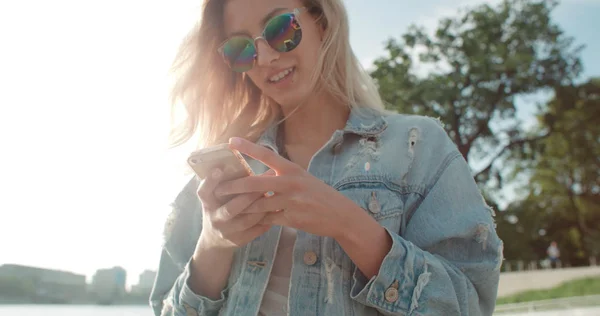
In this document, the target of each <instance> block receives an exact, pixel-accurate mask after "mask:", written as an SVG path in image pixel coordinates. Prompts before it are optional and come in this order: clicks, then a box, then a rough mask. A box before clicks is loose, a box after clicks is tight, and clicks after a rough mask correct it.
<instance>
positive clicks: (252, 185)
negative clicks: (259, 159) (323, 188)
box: [215, 176, 297, 196]
mask: <svg viewBox="0 0 600 316" xmlns="http://www.w3.org/2000/svg"><path fill="white" fill-rule="evenodd" d="M294 179H295V178H294V177H290V176H278V177H272V176H270V177H265V176H248V177H244V178H240V179H236V180H231V181H224V182H222V183H220V184H219V185H218V186H217V187H216V188H215V194H216V195H217V196H227V195H232V194H242V193H250V192H263V193H264V192H288V191H291V190H293V189H294V188H295V187H296V186H297V183H296V182H295V181H294Z"/></svg>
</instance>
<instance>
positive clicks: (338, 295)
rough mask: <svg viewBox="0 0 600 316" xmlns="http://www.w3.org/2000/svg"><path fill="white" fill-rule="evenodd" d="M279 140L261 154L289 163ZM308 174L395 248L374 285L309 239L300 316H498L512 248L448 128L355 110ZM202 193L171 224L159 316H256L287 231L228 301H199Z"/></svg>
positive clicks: (328, 246) (236, 268)
mask: <svg viewBox="0 0 600 316" xmlns="http://www.w3.org/2000/svg"><path fill="white" fill-rule="evenodd" d="M276 138H277V128H276V127H271V128H269V129H268V130H267V131H266V132H265V133H264V135H263V136H262V137H261V138H260V139H259V141H258V143H259V144H261V145H264V146H267V147H268V148H270V149H272V150H274V151H276V152H278V148H277V144H276ZM249 163H250V165H251V166H252V167H253V169H255V171H257V172H263V171H265V170H266V168H265V167H264V166H263V165H262V164H260V163H258V162H257V161H253V160H250V161H249ZM308 172H310V173H311V174H312V175H314V176H315V177H317V178H319V179H320V180H322V181H324V182H325V183H327V184H328V185H330V186H332V187H333V188H335V189H336V190H338V191H339V192H341V193H342V194H344V195H345V196H346V197H348V198H350V199H351V200H353V201H354V202H355V203H356V204H358V205H359V206H361V207H362V208H363V209H364V211H365V212H367V213H368V214H369V215H371V216H372V217H373V218H374V219H375V220H377V221H378V222H379V223H380V224H381V225H382V226H383V227H384V228H385V229H386V230H387V232H388V233H389V235H390V236H391V238H392V241H393V242H392V247H391V250H390V251H389V253H388V254H387V255H386V256H385V258H384V260H383V262H382V265H381V267H380V270H379V273H378V275H376V276H374V277H372V278H371V279H367V278H366V277H365V276H364V275H363V274H362V273H361V271H360V270H359V269H357V267H356V266H355V265H354V263H353V262H352V261H351V260H350V258H349V257H348V255H346V253H345V252H344V250H343V249H342V248H341V247H340V245H339V244H338V243H337V242H336V241H335V240H334V239H332V238H328V237H320V236H315V235H311V234H308V233H305V232H302V231H298V235H297V240H296V242H295V246H294V251H293V266H292V272H291V281H290V290H289V302H288V309H287V310H288V315H292V316H294V315H332V316H335V315H340V316H341V315H344V316H352V315H357V316H358V315H381V314H383V315H491V314H492V312H493V310H494V306H495V301H496V295H497V288H498V280H499V272H500V266H501V264H502V249H503V248H502V241H501V240H500V239H499V238H498V236H497V234H496V231H495V224H494V221H493V218H492V216H493V211H492V210H491V209H490V207H488V206H487V205H486V203H485V201H484V199H483V198H482V195H481V194H480V192H479V189H478V187H477V185H476V183H475V181H474V179H473V176H472V174H471V171H470V169H469V166H468V165H467V163H466V161H465V160H464V159H463V157H462V156H461V154H460V152H459V151H458V150H457V147H456V146H455V145H454V143H453V142H452V141H451V140H450V138H449V137H448V135H447V134H446V132H445V130H444V129H443V128H442V127H441V124H440V123H439V122H438V121H437V120H435V119H432V118H428V117H423V116H413V115H402V114H377V113H375V112H373V111H365V110H363V111H358V110H353V111H352V113H351V114H350V117H349V120H348V122H347V124H346V127H345V128H344V129H343V130H338V131H336V132H334V133H333V135H332V136H331V138H330V140H329V141H328V142H327V143H326V144H325V145H324V146H323V147H322V148H321V149H320V150H319V151H318V152H317V153H315V154H314V156H313V157H312V159H311V162H310V165H309V169H308ZM197 188H198V182H197V180H195V179H192V180H191V181H190V182H189V183H188V185H187V186H186V187H185V188H184V189H183V191H182V192H181V193H180V194H179V195H178V196H177V198H176V199H175V202H174V203H173V212H172V214H171V216H170V217H169V219H168V220H167V223H166V225H165V243H164V246H163V250H162V256H161V260H160V265H159V268H158V275H157V277H156V281H155V284H154V288H153V291H152V294H151V297H150V303H151V305H152V307H153V309H154V313H155V315H172V316H184V315H185V316H190V315H232V316H233V315H235V316H245V315H252V316H255V315H257V313H258V310H259V307H260V304H261V300H262V297H263V293H264V292H265V288H266V286H267V282H268V280H269V274H270V271H271V268H272V264H273V261H274V258H275V255H276V249H277V244H278V241H279V236H280V232H281V227H279V226H275V227H272V228H271V229H270V230H269V231H268V232H267V233H265V234H264V235H262V236H260V237H258V238H257V239H255V240H254V241H252V242H251V243H249V244H248V245H246V246H244V247H242V248H240V249H238V250H237V251H236V253H235V256H234V261H233V264H232V268H231V273H230V276H229V280H228V283H227V286H226V288H225V289H224V290H223V291H222V293H221V297H220V298H219V299H217V300H212V299H209V298H207V297H203V296H200V295H197V294H196V293H194V292H193V291H192V290H191V289H190V287H189V286H188V279H189V277H190V272H189V271H190V267H189V262H190V259H191V256H192V254H193V252H194V249H195V245H196V242H197V240H198V237H199V235H200V230H201V227H202V212H201V204H200V202H199V200H198V197H197V194H196V191H197ZM315 258H316V260H315ZM215 264H218V263H215Z"/></svg>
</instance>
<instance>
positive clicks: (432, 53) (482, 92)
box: [371, 0, 582, 184]
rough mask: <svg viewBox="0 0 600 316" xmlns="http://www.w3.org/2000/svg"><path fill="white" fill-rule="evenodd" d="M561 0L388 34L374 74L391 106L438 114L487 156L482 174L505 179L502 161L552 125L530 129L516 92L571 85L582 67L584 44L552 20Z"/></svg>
mask: <svg viewBox="0 0 600 316" xmlns="http://www.w3.org/2000/svg"><path fill="white" fill-rule="evenodd" d="M556 6H557V2H555V1H531V0H505V1H503V2H502V3H501V4H499V5H498V6H496V7H492V6H490V5H481V6H478V7H475V8H473V9H471V10H468V11H465V12H463V13H461V15H460V16H457V17H455V18H446V19H443V20H441V21H440V23H439V26H438V27H437V30H436V31H435V32H434V34H432V35H430V34H427V32H426V31H425V30H424V29H423V28H419V27H416V26H412V27H411V28H410V29H409V31H408V32H407V33H406V34H404V35H403V36H402V40H401V41H397V40H395V39H390V40H389V41H388V42H387V45H386V50H387V56H385V57H382V58H379V59H378V60H376V61H375V69H374V71H373V72H372V73H371V75H372V76H373V78H374V79H375V81H376V82H377V84H378V86H379V89H380V93H381V95H382V97H383V99H384V100H385V101H386V103H387V104H388V105H389V107H390V108H391V109H394V110H398V111H399V112H402V113H414V114H422V115H430V116H434V117H439V118H440V119H441V120H442V122H443V123H444V124H445V129H446V130H447V132H448V133H449V135H450V137H451V138H452V139H453V141H454V142H455V143H456V144H457V146H458V149H459V150H460V152H461V153H462V155H463V156H464V157H465V159H467V161H469V160H470V159H471V158H473V159H474V160H478V161H480V162H483V163H484V166H483V168H481V169H480V170H477V171H476V172H475V176H476V179H477V180H478V181H479V182H480V183H489V180H490V179H496V180H499V181H497V182H496V183H497V184H501V180H502V179H501V173H500V172H499V168H498V165H499V164H498V161H499V160H501V159H503V158H506V157H507V156H508V154H509V153H510V152H511V151H513V150H527V147H528V146H531V144H533V143H534V142H535V141H538V140H540V139H543V138H545V137H547V136H548V135H549V133H550V131H549V130H544V131H540V132H539V133H538V134H534V135H527V134H526V131H524V130H523V128H522V127H521V126H520V125H519V122H518V120H517V119H516V116H515V113H516V105H515V103H516V100H517V99H518V97H520V96H523V95H529V94H534V93H538V92H540V91H545V90H549V89H552V88H554V87H557V86H563V85H569V84H571V83H572V82H573V80H574V79H576V78H577V77H578V76H579V74H580V72H581V62H580V58H579V53H580V50H581V49H582V47H574V45H573V43H574V40H573V38H571V37H568V36H566V35H565V34H564V33H563V31H562V30H561V29H560V28H559V27H558V26H557V25H556V24H555V23H554V22H553V21H552V19H551V12H552V10H553V9H554V8H555V7H556ZM420 69H421V70H422V69H426V70H428V72H427V73H421V74H419V73H418V71H419V70H420Z"/></svg>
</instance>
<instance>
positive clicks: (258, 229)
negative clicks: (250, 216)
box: [236, 224, 271, 245]
mask: <svg viewBox="0 0 600 316" xmlns="http://www.w3.org/2000/svg"><path fill="white" fill-rule="evenodd" d="M269 229H271V225H262V224H257V225H254V226H252V227H250V228H249V229H247V230H245V231H243V232H240V233H238V234H237V236H236V239H240V240H243V241H244V242H243V243H242V245H244V244H246V243H247V242H248V241H251V240H253V239H255V238H256V237H258V236H260V235H262V234H264V233H266V232H268V231H269Z"/></svg>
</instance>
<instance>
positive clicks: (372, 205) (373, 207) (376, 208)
mask: <svg viewBox="0 0 600 316" xmlns="http://www.w3.org/2000/svg"><path fill="white" fill-rule="evenodd" d="M369 211H371V212H372V213H373V214H377V213H379V212H381V205H380V204H379V201H378V200H377V194H376V193H375V191H373V192H371V199H370V200H369Z"/></svg>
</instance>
